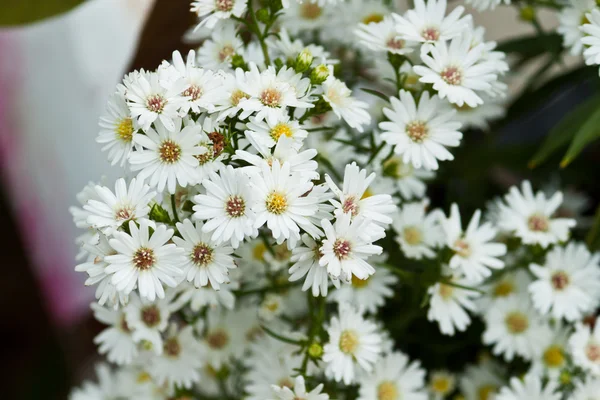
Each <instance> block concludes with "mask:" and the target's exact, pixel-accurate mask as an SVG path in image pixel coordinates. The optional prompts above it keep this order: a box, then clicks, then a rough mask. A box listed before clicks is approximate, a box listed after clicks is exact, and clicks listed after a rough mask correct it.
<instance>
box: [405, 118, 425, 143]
mask: <svg viewBox="0 0 600 400" xmlns="http://www.w3.org/2000/svg"><path fill="white" fill-rule="evenodd" d="M428 133H429V128H428V127H427V125H426V124H425V122H423V121H411V122H409V123H408V124H406V134H407V135H408V137H409V138H410V139H411V140H412V141H413V142H415V143H423V141H424V140H425V139H427V135H428Z"/></svg>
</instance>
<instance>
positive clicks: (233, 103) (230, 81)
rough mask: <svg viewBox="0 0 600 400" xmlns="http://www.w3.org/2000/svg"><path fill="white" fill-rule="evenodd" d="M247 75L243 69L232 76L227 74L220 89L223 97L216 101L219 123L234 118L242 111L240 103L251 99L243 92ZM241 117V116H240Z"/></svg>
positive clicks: (215, 108)
mask: <svg viewBox="0 0 600 400" xmlns="http://www.w3.org/2000/svg"><path fill="white" fill-rule="evenodd" d="M245 79H246V74H245V73H244V71H243V70H242V69H241V68H238V69H236V70H235V71H234V72H233V73H231V74H225V75H224V78H223V82H222V86H221V87H220V90H221V93H222V96H221V97H220V98H219V99H217V100H216V101H215V104H214V111H215V112H218V113H219V114H218V116H217V121H222V120H224V119H225V118H227V117H233V116H234V115H236V114H237V113H238V112H239V111H240V110H241V109H242V107H241V105H240V103H241V102H242V101H244V100H246V99H247V98H249V97H250V95H249V94H247V93H244V92H243V91H242V87H243V86H244V80H245ZM240 117H241V116H240Z"/></svg>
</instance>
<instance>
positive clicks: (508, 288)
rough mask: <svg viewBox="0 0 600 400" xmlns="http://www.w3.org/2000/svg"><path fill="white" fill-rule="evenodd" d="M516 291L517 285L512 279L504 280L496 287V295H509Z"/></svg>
mask: <svg viewBox="0 0 600 400" xmlns="http://www.w3.org/2000/svg"><path fill="white" fill-rule="evenodd" d="M514 291H515V285H514V284H513V283H512V282H511V281H503V282H500V283H498V284H497V285H496V286H495V287H494V297H507V296H508V295H509V294H511V293H514Z"/></svg>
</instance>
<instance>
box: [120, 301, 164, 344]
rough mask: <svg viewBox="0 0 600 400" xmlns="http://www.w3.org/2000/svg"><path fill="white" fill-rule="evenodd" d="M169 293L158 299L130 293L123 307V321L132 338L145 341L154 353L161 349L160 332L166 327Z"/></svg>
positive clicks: (136, 340) (137, 341)
mask: <svg viewBox="0 0 600 400" xmlns="http://www.w3.org/2000/svg"><path fill="white" fill-rule="evenodd" d="M170 301H171V295H169V296H167V297H166V298H165V299H164V300H160V301H154V302H150V301H146V300H144V299H141V298H140V297H138V296H137V295H136V294H132V295H131V301H130V302H129V304H127V307H126V308H125V322H126V324H127V327H128V329H129V330H131V331H132V337H133V340H134V341H135V342H136V343H139V342H145V343H146V346H147V347H150V346H148V344H149V345H151V349H152V350H153V351H154V353H155V354H160V353H162V351H163V340H162V336H161V333H162V332H164V331H165V330H166V329H167V325H168V323H169V317H170V315H171V308H170Z"/></svg>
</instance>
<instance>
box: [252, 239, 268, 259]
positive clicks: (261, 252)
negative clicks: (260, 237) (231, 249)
mask: <svg viewBox="0 0 600 400" xmlns="http://www.w3.org/2000/svg"><path fill="white" fill-rule="evenodd" d="M266 251H267V246H266V245H265V244H264V243H263V242H260V243H257V244H256V246H254V248H253V249H252V258H254V259H255V260H258V261H264V260H265V252H266Z"/></svg>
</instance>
